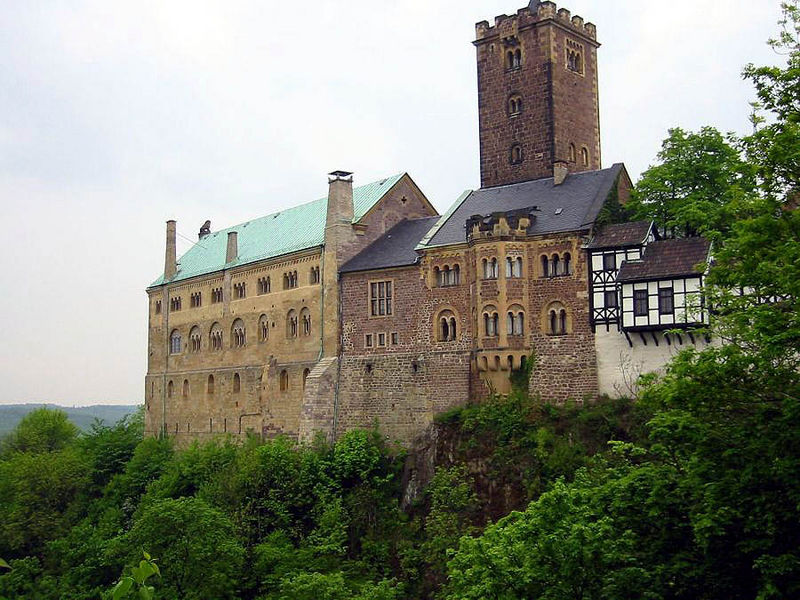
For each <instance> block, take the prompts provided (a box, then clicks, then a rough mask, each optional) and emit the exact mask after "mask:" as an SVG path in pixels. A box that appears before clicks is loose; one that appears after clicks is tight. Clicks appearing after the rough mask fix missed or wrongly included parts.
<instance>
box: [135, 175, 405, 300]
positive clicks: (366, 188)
mask: <svg viewBox="0 0 800 600" xmlns="http://www.w3.org/2000/svg"><path fill="white" fill-rule="evenodd" d="M404 175H406V174H405V173H398V174H397V175H393V176H391V177H387V178H386V179H381V180H379V181H374V182H372V183H368V184H366V185H361V186H358V187H355V188H353V223H357V222H358V221H359V220H360V219H361V218H362V217H363V216H364V215H365V214H366V213H367V212H369V210H370V209H371V208H372V207H373V206H375V205H376V204H377V203H378V201H379V200H380V199H381V198H383V197H384V196H385V195H386V193H387V192H388V191H389V190H390V189H392V187H393V186H394V185H395V184H396V183H397V182H398V181H400V179H402V178H403V176H404ZM327 210H328V198H327V196H326V197H324V198H320V199H318V200H314V201H313V202H308V203H307V204H301V205H300V206H295V207H293V208H288V209H286V210H282V211H280V212H276V213H272V214H269V215H267V216H265V217H260V218H257V219H253V220H252V221H247V222H246V223H241V224H239V225H234V226H233V227H228V228H227V229H221V230H219V231H215V232H214V233H211V234H209V235H207V236H205V237H203V238H202V239H200V240H198V241H197V242H196V243H195V244H194V246H192V247H191V248H189V250H187V251H186V253H185V254H184V255H183V256H181V258H180V259H179V260H178V272H177V274H176V275H175V277H173V278H172V279H171V280H170V281H169V282H165V281H164V277H163V275H162V276H161V277H159V278H158V279H156V280H155V281H154V282H153V283H152V284H150V287H153V286H157V285H162V284H164V283H173V282H176V281H182V280H184V279H189V278H191V277H197V276H199V275H206V274H208V273H213V272H215V271H221V270H222V269H225V268H231V267H236V266H240V265H245V264H248V263H253V262H257V261H259V260H265V259H268V258H274V257H278V256H283V255H285V254H289V253H291V252H298V251H300V250H306V249H309V248H314V247H316V246H322V245H323V244H324V243H325V216H326V213H327ZM230 231H236V232H237V233H238V236H237V238H238V240H237V245H238V250H239V257H238V258H237V259H236V260H235V261H233V262H230V263H226V262H225V252H226V248H227V244H228V232H230Z"/></svg>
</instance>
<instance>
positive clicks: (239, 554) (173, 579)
mask: <svg viewBox="0 0 800 600" xmlns="http://www.w3.org/2000/svg"><path fill="white" fill-rule="evenodd" d="M117 547H118V552H119V553H122V554H123V555H125V557H126V562H133V561H135V560H138V557H139V556H140V553H141V551H142V550H141V549H143V548H148V549H149V550H150V551H151V552H152V553H153V554H154V555H157V556H158V557H159V559H160V560H161V562H162V564H163V565H166V567H165V569H164V572H163V573H162V585H160V586H159V594H161V595H163V596H164V597H166V598H180V599H181V600H184V599H185V600H190V599H193V598H196V599H205V598H220V599H223V598H234V597H235V596H236V591H237V588H238V580H239V573H240V570H241V566H242V560H243V557H244V550H243V549H242V547H241V545H240V543H239V541H238V539H237V538H236V535H235V534H234V529H233V524H232V523H231V521H230V520H229V519H228V518H227V516H225V514H224V513H222V512H221V511H219V510H218V509H216V508H213V507H211V506H209V505H208V504H206V503H205V502H204V501H202V500H199V499H197V498H181V499H178V500H173V499H165V500H160V501H157V502H154V503H152V504H151V505H149V506H148V507H146V508H145V509H144V510H143V511H142V513H141V514H140V515H139V516H138V517H137V518H136V520H135V521H134V523H133V527H131V530H130V531H129V532H128V533H126V534H125V535H123V536H121V538H120V539H119V540H118V543H117Z"/></svg>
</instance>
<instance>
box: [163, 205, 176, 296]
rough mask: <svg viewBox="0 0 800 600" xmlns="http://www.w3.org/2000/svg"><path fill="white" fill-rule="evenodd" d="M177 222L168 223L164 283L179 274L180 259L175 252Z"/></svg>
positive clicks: (170, 221)
mask: <svg viewBox="0 0 800 600" xmlns="http://www.w3.org/2000/svg"><path fill="white" fill-rule="evenodd" d="M175 231H176V230H175V221H174V220H172V219H170V220H169V221H167V251H166V254H165V255H164V281H169V280H170V279H172V278H173V277H175V273H177V272H178V258H177V256H176V251H175Z"/></svg>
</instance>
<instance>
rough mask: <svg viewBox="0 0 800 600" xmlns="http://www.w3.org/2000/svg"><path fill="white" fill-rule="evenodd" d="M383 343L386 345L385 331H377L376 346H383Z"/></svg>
mask: <svg viewBox="0 0 800 600" xmlns="http://www.w3.org/2000/svg"><path fill="white" fill-rule="evenodd" d="M385 345H386V334H385V333H379V334H378V346H381V347H383V346H385Z"/></svg>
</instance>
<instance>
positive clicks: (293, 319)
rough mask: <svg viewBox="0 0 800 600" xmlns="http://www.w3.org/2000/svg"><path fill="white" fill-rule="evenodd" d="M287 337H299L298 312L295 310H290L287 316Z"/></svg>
mask: <svg viewBox="0 0 800 600" xmlns="http://www.w3.org/2000/svg"><path fill="white" fill-rule="evenodd" d="M286 337H287V338H296V337H297V312H296V311H295V310H294V309H292V310H290V311H289V314H287V315H286Z"/></svg>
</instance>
